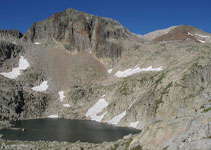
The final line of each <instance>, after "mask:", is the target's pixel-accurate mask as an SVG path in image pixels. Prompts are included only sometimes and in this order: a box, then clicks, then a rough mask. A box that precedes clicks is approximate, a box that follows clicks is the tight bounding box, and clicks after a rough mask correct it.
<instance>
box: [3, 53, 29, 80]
mask: <svg viewBox="0 0 211 150" xmlns="http://www.w3.org/2000/svg"><path fill="white" fill-rule="evenodd" d="M28 67H29V62H28V61H27V59H25V58H24V57H23V56H21V57H20V59H19V66H18V67H17V68H13V69H12V71H11V72H2V73H0V74H1V75H3V76H5V77H7V78H10V79H15V78H17V77H18V76H20V75H21V71H23V70H26V69H27V68H28Z"/></svg>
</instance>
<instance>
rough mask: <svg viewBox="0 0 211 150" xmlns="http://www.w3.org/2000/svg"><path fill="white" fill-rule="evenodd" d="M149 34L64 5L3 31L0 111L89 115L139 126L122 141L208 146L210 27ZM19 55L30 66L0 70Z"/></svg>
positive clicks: (1, 114) (8, 115)
mask: <svg viewBox="0 0 211 150" xmlns="http://www.w3.org/2000/svg"><path fill="white" fill-rule="evenodd" d="M151 34H152V35H150V33H149V34H148V35H150V36H149V38H148V37H147V36H146V35H145V36H146V37H144V35H141V36H140V35H135V34H133V33H131V32H129V31H128V30H127V29H126V28H125V27H123V26H122V25H120V23H118V22H116V21H113V20H112V19H107V18H100V17H98V16H93V15H89V14H87V13H84V12H79V11H75V10H73V9H67V10H66V11H64V12H61V13H56V14H55V15H53V16H51V17H50V18H48V19H47V20H44V21H41V22H38V23H35V24H33V25H32V26H31V28H30V29H29V30H28V31H27V32H26V33H24V35H23V37H21V38H19V37H18V38H17V36H15V38H5V37H4V36H5V35H2V38H0V40H1V41H2V42H0V48H1V51H0V52H4V53H0V55H1V57H0V58H3V59H1V63H2V66H0V70H1V71H0V74H1V75H0V81H1V83H4V85H1V86H2V87H1V88H0V90H1V92H0V98H1V99H0V100H1V101H0V108H2V109H0V118H2V119H9V120H12V119H29V118H39V117H48V116H53V117H59V118H60V117H62V118H66V119H89V120H95V121H99V122H102V123H109V124H114V125H117V126H124V127H133V128H137V129H140V130H142V133H140V134H139V135H137V136H134V137H131V139H130V142H129V144H128V145H127V149H133V148H136V147H137V146H138V147H139V148H140V147H141V148H142V149H155V150H156V149H164V148H165V147H167V148H168V147H169V149H177V148H178V149H179V148H180V147H181V143H183V144H182V145H183V146H182V147H183V149H192V148H194V147H196V146H199V147H202V149H209V144H204V143H206V142H207V143H209V142H210V138H209V137H210V135H211V132H210V130H209V124H210V122H211V118H210V113H211V111H209V110H210V106H211V103H210V102H211V101H210V99H211V94H210V89H211V79H210V76H211V72H210V68H211V57H210V56H211V44H210V39H211V38H210V34H208V33H205V32H203V31H201V30H200V29H197V28H195V27H192V26H183V25H181V26H176V27H170V28H168V29H167V30H162V31H158V32H157V33H156V31H155V32H152V33H151ZM153 34H154V35H155V36H156V37H154V35H153ZM6 37H8V36H7V35H6ZM5 41H7V42H6V43H7V45H9V46H4V45H5ZM14 47H15V48H14ZM16 47H20V48H16ZM7 52H9V53H11V54H13V55H14V57H9V56H10V54H9V55H8V57H5V53H7ZM13 55H12V56H13ZM19 58H24V60H25V61H27V62H28V63H29V66H28V67H26V68H24V69H22V70H21V71H19V72H20V75H19V76H17V78H14V79H9V78H7V77H6V76H4V74H5V73H8V72H9V73H10V74H12V73H13V71H14V70H15V71H17V68H18V67H19V66H21V64H20V62H21V61H20V60H19V61H18V59H19ZM19 68H20V67H19ZM15 71H14V72H15ZM35 87H36V88H35ZM33 89H37V90H36V91H35V90H33ZM61 93H62V96H61ZM15 97H18V99H17V100H16V99H15ZM102 99H103V100H102ZM8 100H9V102H8ZM98 103H100V104H101V105H102V107H100V108H95V107H94V106H95V104H98ZM16 108H18V111H16ZM96 109H98V110H97V111H96V112H97V113H94V114H92V113H88V112H92V111H93V110H96ZM94 112H95V111H94ZM87 114H88V115H87ZM96 118H97V119H96ZM99 118H100V119H99ZM193 122H194V123H193ZM196 127H197V128H200V130H196ZM165 129H168V130H165ZM199 131H200V132H199ZM184 139H185V140H184ZM126 141H127V140H126ZM118 142H120V143H121V142H122V141H116V142H114V144H115V143H118ZM123 145H124V144H123ZM98 146H99V149H100V148H102V147H104V146H105V145H103V144H102V145H98ZM101 146H102V147H101ZM106 146H107V147H109V145H106ZM104 148H105V147H104ZM108 149H109V148H108ZM110 149H112V147H110ZM116 149H121V146H119V147H117V148H116Z"/></svg>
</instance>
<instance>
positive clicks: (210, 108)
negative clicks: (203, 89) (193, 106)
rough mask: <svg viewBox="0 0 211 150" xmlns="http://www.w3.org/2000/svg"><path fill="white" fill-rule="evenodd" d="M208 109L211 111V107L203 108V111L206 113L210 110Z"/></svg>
mask: <svg viewBox="0 0 211 150" xmlns="http://www.w3.org/2000/svg"><path fill="white" fill-rule="evenodd" d="M208 111H211V107H209V108H206V109H204V110H203V113H206V112H208Z"/></svg>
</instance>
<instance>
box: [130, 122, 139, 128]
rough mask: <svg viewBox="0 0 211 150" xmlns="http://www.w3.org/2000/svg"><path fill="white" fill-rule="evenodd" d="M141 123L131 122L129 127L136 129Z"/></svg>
mask: <svg viewBox="0 0 211 150" xmlns="http://www.w3.org/2000/svg"><path fill="white" fill-rule="evenodd" d="M138 123H139V121H136V122H131V123H130V125H129V127H132V128H136V127H137V125H138Z"/></svg>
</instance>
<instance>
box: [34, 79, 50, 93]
mask: <svg viewBox="0 0 211 150" xmlns="http://www.w3.org/2000/svg"><path fill="white" fill-rule="evenodd" d="M47 89H48V81H43V82H42V83H41V84H40V85H38V86H35V87H33V88H32V90H34V91H37V92H43V91H46V90H47Z"/></svg>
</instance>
